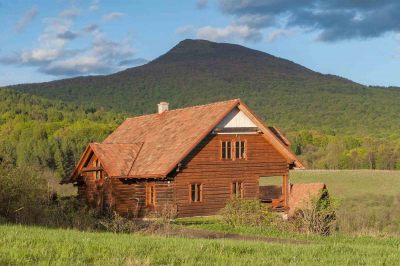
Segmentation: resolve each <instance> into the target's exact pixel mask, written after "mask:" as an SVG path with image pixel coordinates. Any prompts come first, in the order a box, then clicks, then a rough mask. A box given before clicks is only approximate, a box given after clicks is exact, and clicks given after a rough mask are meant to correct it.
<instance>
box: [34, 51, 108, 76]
mask: <svg viewBox="0 0 400 266" xmlns="http://www.w3.org/2000/svg"><path fill="white" fill-rule="evenodd" d="M41 70H42V72H44V73H46V74H50V75H62V76H69V75H79V74H91V73H102V72H107V71H109V70H110V65H108V62H105V61H102V60H101V59H100V58H98V57H96V56H93V55H78V56H75V57H72V58H68V59H62V60H57V61H54V62H51V63H50V64H48V65H46V66H44V67H42V68H41Z"/></svg>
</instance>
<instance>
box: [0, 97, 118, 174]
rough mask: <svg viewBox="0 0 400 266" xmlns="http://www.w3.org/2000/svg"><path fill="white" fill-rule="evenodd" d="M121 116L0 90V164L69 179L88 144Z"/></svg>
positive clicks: (109, 128)
mask: <svg viewBox="0 0 400 266" xmlns="http://www.w3.org/2000/svg"><path fill="white" fill-rule="evenodd" d="M122 118H123V115H122V114H118V115H117V114H114V113H112V112H105V111H104V110H102V109H98V110H96V109H91V110H86V109H84V108H83V107H77V106H75V105H72V104H69V105H67V104H65V103H62V102H59V101H50V100H45V99H42V98H39V97H36V96H32V95H27V94H22V93H18V92H15V91H8V90H0V163H2V164H3V165H9V166H10V167H13V166H29V167H34V168H38V169H39V168H40V169H43V168H47V169H50V170H53V171H56V173H57V174H58V177H59V178H60V177H63V176H65V175H69V174H70V173H71V171H72V169H73V167H74V165H75V163H76V161H77V160H78V159H79V158H80V156H81V153H82V152H83V150H84V149H85V147H86V145H87V144H88V143H89V142H93V141H102V140H103V138H104V137H105V136H107V135H108V134H109V133H110V132H111V131H112V130H113V129H114V128H115V127H116V126H117V125H118V124H119V123H120V122H121V121H122Z"/></svg>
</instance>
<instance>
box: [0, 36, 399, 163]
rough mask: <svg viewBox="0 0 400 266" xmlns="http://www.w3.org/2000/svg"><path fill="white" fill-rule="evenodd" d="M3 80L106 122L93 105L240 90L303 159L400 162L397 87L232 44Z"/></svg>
mask: <svg viewBox="0 0 400 266" xmlns="http://www.w3.org/2000/svg"><path fill="white" fill-rule="evenodd" d="M10 88H11V89H16V90H19V91H22V92H25V93H30V94H35V95H38V96H41V97H45V98H49V99H53V100H54V99H57V100H62V101H65V102H69V103H71V104H73V105H76V106H83V107H79V108H78V109H77V110H70V111H72V112H80V111H79V110H92V112H94V113H96V114H98V116H96V117H97V119H100V120H98V121H99V123H101V124H103V123H104V124H105V125H107V126H108V125H110V123H111V124H112V123H114V122H110V120H109V119H108V118H103V117H102V115H103V114H107V115H109V114H112V113H111V112H105V111H96V110H100V109H101V108H105V110H111V111H112V112H128V113H129V114H130V115H137V114H142V113H152V112H155V110H156V104H157V103H158V102H160V101H168V102H170V103H171V104H170V107H171V108H178V107H183V106H190V105H195V104H203V103H208V102H213V101H218V100H225V99H232V98H241V99H243V100H244V101H245V102H246V103H247V104H248V105H249V106H250V107H251V108H252V109H253V110H254V111H255V112H256V113H257V114H259V115H260V116H261V117H262V118H263V119H265V121H267V123H268V124H269V125H274V126H278V127H279V128H280V129H281V130H282V131H283V132H284V133H286V134H287V135H288V136H289V138H290V140H291V141H292V143H293V145H292V148H293V150H294V151H295V152H296V153H297V154H299V155H300V158H302V159H303V160H304V162H305V163H306V165H307V166H308V167H311V168H335V169H336V168H382V169H395V168H396V169H400V116H399V114H400V104H399V102H400V90H399V89H397V88H371V87H366V86H363V85H360V84H357V83H354V82H352V81H350V80H347V79H343V78H340V77H337V76H332V75H323V74H320V73H317V72H314V71H312V70H310V69H307V68H305V67H303V66H300V65H298V64H295V63H293V62H291V61H288V60H285V59H281V58H278V57H274V56H272V55H269V54H266V53H263V52H260V51H256V50H252V49H248V48H245V47H243V46H239V45H233V44H225V43H214V42H209V41H203V40H185V41H182V42H180V43H179V44H178V45H177V46H175V47H174V48H172V49H171V50H170V51H169V52H167V53H166V54H164V55H162V56H160V57H159V58H157V59H155V60H153V61H152V62H150V63H148V64H146V65H143V66H140V67H135V68H130V69H127V70H125V71H122V72H118V73H115V74H112V75H108V76H90V77H77V78H71V79H64V80H58V81H52V82H46V83H37V84H22V85H17V86H11V87H10ZM24 97H25V96H24ZM41 100H43V99H41ZM68 106H70V105H68ZM69 108H70V107H69ZM68 112H69V111H68ZM107 115H106V116H107ZM113 115H114V114H113ZM81 117H82V118H83V119H91V117H92V116H91V114H90V113H87V112H84V111H83V113H82V116H81ZM6 120H7V119H6ZM88 125H90V123H89V124H88ZM96 126H97V125H96ZM61 127H62V126H60V130H61ZM93 130H94V131H96V130H97V128H93ZM78 134H82V133H78V132H77V133H76V138H78ZM102 136H103V135H102ZM82 138H83V139H81V140H79V141H80V142H79V143H80V144H77V145H76V146H75V147H76V148H74V149H76V150H79V149H82V145H83V143H86V142H87V139H86V137H85V135H84V134H82ZM99 139H100V137H99ZM76 143H78V141H76ZM21 145H22V144H21ZM77 153H78V152H77V151H76V152H74V154H77Z"/></svg>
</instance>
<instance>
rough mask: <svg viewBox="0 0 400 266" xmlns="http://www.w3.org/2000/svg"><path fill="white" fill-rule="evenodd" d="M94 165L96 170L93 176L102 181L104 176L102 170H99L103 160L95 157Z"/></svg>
mask: <svg viewBox="0 0 400 266" xmlns="http://www.w3.org/2000/svg"><path fill="white" fill-rule="evenodd" d="M93 167H94V169H95V170H94V171H93V177H94V180H95V181H100V180H101V179H102V177H103V175H102V171H101V170H98V169H99V168H101V162H100V161H99V159H97V158H96V159H94V160H93Z"/></svg>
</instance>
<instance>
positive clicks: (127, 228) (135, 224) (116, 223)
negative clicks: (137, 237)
mask: <svg viewBox="0 0 400 266" xmlns="http://www.w3.org/2000/svg"><path fill="white" fill-rule="evenodd" d="M142 224H143V223H142V222H139V221H134V220H130V219H127V218H124V217H122V216H120V215H118V214H117V213H116V212H114V213H112V214H110V215H108V216H104V217H102V218H101V219H100V220H99V225H100V226H101V229H103V230H106V231H110V232H113V233H133V232H136V231H138V230H140V229H141V227H142V226H141V225H142Z"/></svg>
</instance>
